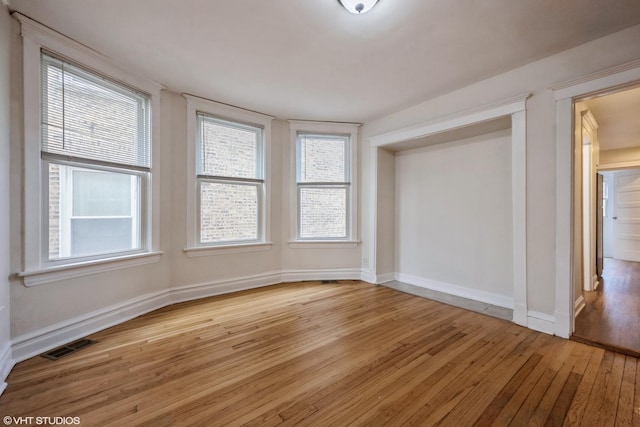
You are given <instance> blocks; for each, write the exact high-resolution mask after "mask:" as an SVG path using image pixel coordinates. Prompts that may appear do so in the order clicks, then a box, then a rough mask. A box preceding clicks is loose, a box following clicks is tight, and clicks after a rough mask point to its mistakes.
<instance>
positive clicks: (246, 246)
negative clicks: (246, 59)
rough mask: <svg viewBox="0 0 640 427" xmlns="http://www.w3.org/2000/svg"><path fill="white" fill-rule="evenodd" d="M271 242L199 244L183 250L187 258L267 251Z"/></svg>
mask: <svg viewBox="0 0 640 427" xmlns="http://www.w3.org/2000/svg"><path fill="white" fill-rule="evenodd" d="M272 245H273V242H258V243H237V244H233V245H221V246H199V247H195V248H185V249H184V252H185V253H186V254H187V256H188V257H189V258H193V257H201V256H209V255H221V254H237V253H242V252H256V251H267V250H269V249H271V246H272Z"/></svg>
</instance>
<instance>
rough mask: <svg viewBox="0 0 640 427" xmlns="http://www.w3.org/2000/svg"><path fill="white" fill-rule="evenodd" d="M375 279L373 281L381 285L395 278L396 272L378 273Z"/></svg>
mask: <svg viewBox="0 0 640 427" xmlns="http://www.w3.org/2000/svg"><path fill="white" fill-rule="evenodd" d="M375 279H376V281H375V283H376V284H377V285H381V284H383V283H387V282H392V281H394V280H396V273H384V274H379V275H377V276H376V278H375Z"/></svg>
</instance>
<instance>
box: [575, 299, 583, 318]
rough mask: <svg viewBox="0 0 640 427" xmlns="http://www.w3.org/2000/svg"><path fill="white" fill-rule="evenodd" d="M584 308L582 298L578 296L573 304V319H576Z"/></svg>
mask: <svg viewBox="0 0 640 427" xmlns="http://www.w3.org/2000/svg"><path fill="white" fill-rule="evenodd" d="M585 306H586V303H585V301H584V296H582V295H580V296H579V297H578V299H576V302H575V303H574V316H573V317H574V318H576V317H578V314H580V312H581V311H582V309H583V308H584V307H585Z"/></svg>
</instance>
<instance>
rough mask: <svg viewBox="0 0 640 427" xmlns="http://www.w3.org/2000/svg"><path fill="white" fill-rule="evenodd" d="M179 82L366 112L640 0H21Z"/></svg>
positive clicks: (273, 109)
mask: <svg viewBox="0 0 640 427" xmlns="http://www.w3.org/2000/svg"><path fill="white" fill-rule="evenodd" d="M10 4H11V7H12V8H13V9H15V10H17V11H19V12H21V13H23V14H24V15H27V16H29V17H31V18H32V19H35V20H37V21H39V22H41V23H43V24H45V25H47V26H49V27H51V28H53V29H55V30H57V31H59V32H61V33H63V34H65V35H67V36H69V37H71V38H73V39H75V40H77V41H79V42H81V43H83V44H85V45H87V46H89V47H91V48H93V49H95V50H97V51H99V52H101V53H103V54H105V55H106V56H108V57H110V58H112V59H113V60H114V61H116V62H117V63H119V64H121V66H122V67H123V68H125V69H128V70H130V71H136V72H138V73H140V74H142V75H144V76H146V77H149V78H152V79H154V80H156V81H158V82H160V83H162V84H164V85H165V86H167V88H168V89H170V90H172V91H175V92H178V93H181V92H185V93H191V94H194V95H198V96H202V97H206V98H209V99H213V100H217V101H220V102H225V103H229V104H233V105H237V106H241V107H244V108H247V109H251V110H256V111H260V112H263V113H267V114H272V115H275V116H277V117H280V118H288V119H308V120H331V121H355V122H366V121H369V120H372V119H374V118H377V117H380V116H382V115H385V114H388V113H391V112H394V111H397V110H399V109H401V108H405V107H408V106H410V105H413V104H415V103H418V102H421V101H424V100H427V99H430V98H433V97H435V96H438V95H441V94H444V93H447V92H450V91H452V90H454V89H456V88H459V87H461V86H464V85H468V84H471V83H474V82H476V81H479V80H482V79H485V78H488V77H490V76H493V75H495V74H498V73H501V72H504V71H507V70H510V69H513V68H516V67H518V66H521V65H524V64H526V63H529V62H532V61H534V60H537V59H540V58H543V57H545V56H548V55H550V54H553V53H557V52H560V51H562V50H566V49H568V48H571V47H573V46H577V45H579V44H582V43H585V42H587V41H590V40H593V39H596V38H599V37H602V36H604V35H606V34H609V33H612V32H615V31H618V30H621V29H623V28H626V27H630V26H633V25H636V24H639V23H640V1H638V0H616V1H615V2H611V1H603V0H517V1H514V0H482V1H470V0H469V1H454V0H381V1H380V3H379V4H378V5H377V6H376V7H375V8H374V9H373V10H372V11H371V12H369V13H367V14H365V15H361V16H359V15H353V14H351V13H348V12H347V11H346V10H344V9H342V7H341V6H340V4H339V3H338V1H337V0H306V1H302V0H270V1H267V0H180V1H179V0H56V1H51V0H11V1H10Z"/></svg>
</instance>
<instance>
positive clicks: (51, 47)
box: [14, 13, 163, 286]
mask: <svg viewBox="0 0 640 427" xmlns="http://www.w3.org/2000/svg"><path fill="white" fill-rule="evenodd" d="M14 16H15V17H16V18H17V19H18V20H19V21H20V24H21V35H22V41H23V82H24V84H23V90H24V103H23V116H24V151H23V156H24V157H23V162H24V169H25V170H28V171H30V173H28V174H24V180H23V187H22V191H23V197H24V211H23V218H24V241H23V242H24V265H23V268H24V269H23V271H21V272H19V273H18V276H19V277H21V278H22V280H23V283H24V284H25V285H26V286H35V285H41V284H44V283H49V282H55V281H58V280H63V279H68V278H73V277H80V276H85V275H88V274H95V273H96V272H102V271H110V270H117V269H121V268H126V267H130V266H134V265H141V264H147V263H153V262H158V261H159V260H160V257H161V255H162V252H161V251H160V250H159V248H160V228H159V222H160V197H159V194H160V179H159V176H160V150H159V135H160V133H159V128H160V114H159V113H160V91H161V90H162V89H163V87H162V86H161V85H158V84H157V83H155V82H152V81H149V80H146V79H143V78H139V77H138V76H136V75H134V74H131V73H129V72H127V71H125V70H122V69H121V68H119V67H118V66H117V65H115V64H113V63H112V62H111V61H110V60H109V59H107V58H106V57H104V56H102V55H101V54H99V53H97V52H95V51H93V50H91V49H89V48H87V47H85V46H83V45H81V44H79V43H77V42H75V41H73V40H71V39H69V38H67V37H65V36H63V35H61V34H59V33H57V32H55V31H53V30H51V29H49V28H47V27H44V26H43V25H41V24H39V23H37V22H35V21H33V20H31V19H29V18H27V17H25V16H24V15H21V14H19V13H14ZM42 53H47V54H49V55H53V56H55V57H57V58H60V59H62V60H64V61H68V62H69V63H72V64H74V65H76V66H78V67H80V68H82V69H83V70H86V71H87V72H88V73H90V74H92V75H94V76H95V77H97V78H104V79H106V80H107V81H110V82H116V83H117V84H120V85H122V86H124V87H128V88H131V89H132V91H134V92H139V93H143V94H146V95H147V96H148V104H147V105H148V109H149V111H148V114H149V118H148V120H149V131H150V136H149V138H150V141H149V144H150V147H149V150H150V168H149V170H148V177H147V179H146V180H143V181H146V182H141V184H140V185H141V194H140V203H141V213H140V214H141V217H140V223H141V224H140V225H141V230H140V231H141V236H140V238H141V249H139V250H132V251H122V252H111V253H106V254H102V255H95V256H89V257H73V258H65V259H60V260H55V261H50V260H49V259H48V257H49V254H48V239H49V229H48V214H49V212H48V176H47V175H45V173H44V168H45V167H48V164H49V162H52V163H55V164H58V163H60V164H61V163H64V162H70V163H73V164H75V165H76V166H79V167H88V168H90V169H100V168H104V169H105V170H106V169H108V168H111V167H114V166H115V168H114V169H121V171H122V172H124V173H131V174H134V173H136V172H135V171H134V170H135V167H134V168H132V169H129V168H128V167H124V168H120V167H119V165H111V164H106V162H100V161H92V160H87V161H86V163H85V162H84V160H83V159H77V158H75V157H74V158H71V157H65V156H56V155H47V156H43V154H42V151H41V145H42V137H41V135H42V126H41V114H42V112H41V111H42V110H41V108H42V106H41V95H40V93H41V87H42V82H41V61H42V57H41V55H42ZM45 157H46V158H45ZM47 173H48V170H47ZM142 187H144V190H146V191H145V192H143V189H142ZM45 197H46V199H45ZM45 239H46V240H45Z"/></svg>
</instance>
